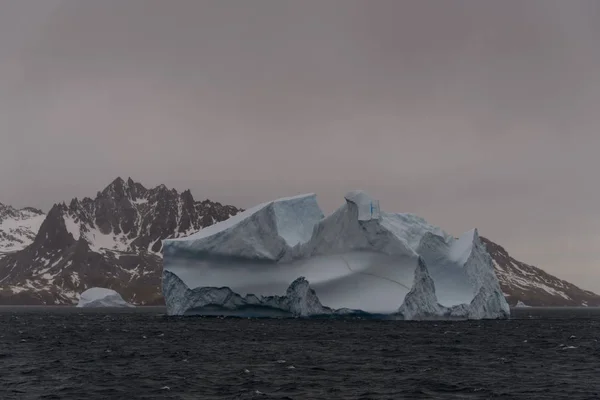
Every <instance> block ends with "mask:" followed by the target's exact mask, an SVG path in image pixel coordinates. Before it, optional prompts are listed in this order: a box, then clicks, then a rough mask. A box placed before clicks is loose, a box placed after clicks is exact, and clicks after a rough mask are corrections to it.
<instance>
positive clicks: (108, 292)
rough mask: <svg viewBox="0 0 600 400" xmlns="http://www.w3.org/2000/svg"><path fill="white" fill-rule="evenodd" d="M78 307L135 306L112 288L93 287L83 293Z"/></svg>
mask: <svg viewBox="0 0 600 400" xmlns="http://www.w3.org/2000/svg"><path fill="white" fill-rule="evenodd" d="M77 307H135V306H134V305H132V304H129V303H127V302H126V301H125V300H123V298H122V297H121V295H120V294H119V293H117V292H115V291H114V290H112V289H106V288H99V287H93V288H90V289H87V290H86V291H85V292H83V293H81V296H80V297H79V303H78V304H77Z"/></svg>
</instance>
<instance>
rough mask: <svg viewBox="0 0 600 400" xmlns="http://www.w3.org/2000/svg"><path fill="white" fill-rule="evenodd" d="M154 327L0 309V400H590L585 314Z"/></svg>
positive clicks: (595, 381)
mask: <svg viewBox="0 0 600 400" xmlns="http://www.w3.org/2000/svg"><path fill="white" fill-rule="evenodd" d="M161 313H162V310H161V309H151V308H148V309H143V310H141V309H138V310H135V311H134V312H132V313H123V312H118V313H112V312H110V313H108V312H107V311H105V310H103V311H101V312H98V311H95V312H85V313H80V310H75V309H60V308H48V309H43V310H41V309H30V308H22V309H14V308H13V309H9V308H0V327H1V330H0V398H1V399H6V400H8V399H222V398H224V399H254V398H257V399H338V398H339V399H403V398H405V399H420V398H426V399H437V398H442V399H446V398H448V399H479V398H481V399H487V398H502V399H513V398H514V399H562V398H564V399H594V398H600V343H599V342H598V340H600V315H599V314H598V310H593V309H588V310H585V309H583V310H561V311H556V310H539V309H538V310H535V309H524V310H517V312H516V316H517V317H518V318H523V319H513V320H510V321H470V322H391V321H360V320H358V321H357V320H354V321H351V320H337V321H333V320H329V321H326V320H309V321H306V320H245V319H218V318H167V317H164V316H163V315H162V314H161ZM556 317H558V319H555V318H556ZM563 317H575V318H568V319H564V318H563Z"/></svg>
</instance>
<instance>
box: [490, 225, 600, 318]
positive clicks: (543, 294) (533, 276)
mask: <svg viewBox="0 0 600 400" xmlns="http://www.w3.org/2000/svg"><path fill="white" fill-rule="evenodd" d="M481 241H482V242H483V243H484V244H485V246H486V247H487V251H488V253H490V255H491V256H492V259H493V261H494V269H495V272H496V276H497V277H498V281H499V282H500V287H501V288H502V292H503V293H504V295H505V297H506V300H507V301H508V303H509V304H510V305H511V306H512V307H514V306H516V304H517V302H519V301H522V302H523V303H525V304H526V305H528V306H546V307H548V306H600V296H598V295H597V294H595V293H592V292H590V291H587V290H583V289H581V288H579V287H577V286H575V285H573V284H572V283H569V282H567V281H564V280H561V279H559V278H557V277H555V276H552V275H550V274H548V273H546V272H544V271H543V270H541V269H539V268H537V267H534V266H532V265H528V264H525V263H523V262H521V261H517V260H515V259H514V258H512V257H511V256H510V255H509V254H508V252H507V251H506V250H505V249H504V248H503V247H502V246H499V245H497V244H496V243H494V242H492V241H491V240H489V239H486V238H484V237H481Z"/></svg>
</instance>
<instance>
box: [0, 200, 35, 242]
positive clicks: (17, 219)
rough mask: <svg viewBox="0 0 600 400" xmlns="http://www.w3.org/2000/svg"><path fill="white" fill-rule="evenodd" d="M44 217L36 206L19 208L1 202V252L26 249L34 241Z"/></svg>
mask: <svg viewBox="0 0 600 400" xmlns="http://www.w3.org/2000/svg"><path fill="white" fill-rule="evenodd" d="M44 218H45V215H44V213H43V212H42V211H40V210H37V209H35V208H30V207H28V208H22V209H20V210H17V209H15V208H13V207H11V206H7V205H4V204H2V203H0V254H5V253H11V252H14V251H18V250H21V249H24V248H25V247H26V246H27V245H29V244H30V243H31V242H33V239H35V235H36V234H37V232H38V230H39V229H40V226H41V225H42V222H43V221H44Z"/></svg>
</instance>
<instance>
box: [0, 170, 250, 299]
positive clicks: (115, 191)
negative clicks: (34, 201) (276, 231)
mask: <svg viewBox="0 0 600 400" xmlns="http://www.w3.org/2000/svg"><path fill="white" fill-rule="evenodd" d="M238 212H239V209H238V208H236V207H233V206H227V205H222V204H220V203H215V202H212V201H210V200H206V201H203V202H197V201H195V200H194V197H193V195H192V193H191V191H189V190H186V191H183V192H181V193H178V192H177V190H175V189H168V188H167V187H166V186H165V185H159V186H157V187H155V188H153V189H146V188H145V187H144V186H143V185H142V184H141V183H138V182H135V181H134V180H133V179H131V178H130V177H129V178H128V179H127V181H125V180H123V179H122V178H117V179H115V180H114V181H112V182H111V183H110V184H109V185H108V186H107V187H106V188H104V189H103V190H102V191H100V192H98V194H97V196H96V197H95V198H90V197H84V198H83V199H78V198H73V199H71V201H69V202H68V205H67V203H65V202H61V203H57V204H55V205H54V206H53V207H52V208H51V209H50V211H49V212H48V215H46V216H44V215H42V216H41V218H42V219H43V221H41V220H40V223H39V225H40V226H39V230H37V229H36V232H37V235H35V234H33V235H32V238H31V240H30V243H31V244H29V245H28V246H26V247H25V248H23V249H22V250H20V251H16V252H13V253H11V254H8V255H5V256H4V257H2V258H0V283H1V285H0V301H2V300H3V299H4V298H6V296H10V297H11V298H12V297H14V296H16V298H19V299H26V300H20V302H21V303H23V302H24V303H29V304H40V303H41V304H55V303H56V304H64V303H67V304H68V303H71V302H73V301H76V298H77V293H80V292H82V291H83V290H85V289H86V288H88V287H91V286H100V287H108V288H114V289H117V290H118V291H119V292H120V293H123V294H124V296H126V297H127V299H128V300H129V301H132V302H134V303H137V304H144V303H146V304H147V303H152V302H156V301H160V276H161V274H160V263H161V257H162V255H161V253H160V251H161V248H162V240H163V239H167V238H173V237H182V236H187V235H189V234H192V233H194V232H196V231H198V230H200V229H202V228H204V227H206V226H209V225H212V224H213V223H215V222H218V221H222V220H225V219H227V218H229V217H230V216H232V215H235V214H237V213H238ZM0 250H1V249H0Z"/></svg>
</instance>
